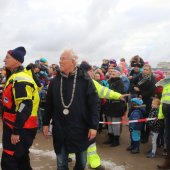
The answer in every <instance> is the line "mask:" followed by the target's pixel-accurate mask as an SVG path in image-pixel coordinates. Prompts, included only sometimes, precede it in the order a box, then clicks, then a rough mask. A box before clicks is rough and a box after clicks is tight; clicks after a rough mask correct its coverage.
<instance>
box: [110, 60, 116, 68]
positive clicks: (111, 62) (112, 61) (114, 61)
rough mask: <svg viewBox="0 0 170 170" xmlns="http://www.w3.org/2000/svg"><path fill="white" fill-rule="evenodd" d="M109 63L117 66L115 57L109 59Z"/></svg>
mask: <svg viewBox="0 0 170 170" xmlns="http://www.w3.org/2000/svg"><path fill="white" fill-rule="evenodd" d="M109 62H110V64H114V66H115V67H116V66H117V63H116V60H115V59H110V61H109Z"/></svg>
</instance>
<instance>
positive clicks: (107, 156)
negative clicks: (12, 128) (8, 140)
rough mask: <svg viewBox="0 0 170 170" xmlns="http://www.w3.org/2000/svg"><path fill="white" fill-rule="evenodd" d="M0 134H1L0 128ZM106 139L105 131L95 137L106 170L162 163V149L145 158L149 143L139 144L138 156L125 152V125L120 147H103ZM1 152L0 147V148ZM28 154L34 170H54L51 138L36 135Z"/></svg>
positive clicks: (145, 169)
mask: <svg viewBox="0 0 170 170" xmlns="http://www.w3.org/2000/svg"><path fill="white" fill-rule="evenodd" d="M0 133H1V134H2V128H1V129H0ZM1 136H2V135H0V140H1ZM106 138H107V131H106V130H105V129H104V130H103V131H102V133H100V134H98V135H97V148H98V153H99V155H100V157H101V160H102V165H104V166H105V168H106V170H156V165H157V164H160V163H162V162H163V156H162V148H158V151H157V155H156V157H155V158H147V157H146V153H147V151H148V150H149V149H150V147H151V141H149V142H148V143H147V144H141V146H140V153H139V154H131V153H130V152H128V151H126V147H127V146H128V144H129V142H130V139H129V132H128V126H126V125H124V126H123V130H122V134H121V137H120V146H117V147H114V148H113V147H110V146H109V145H103V142H104V141H105V140H106ZM1 151H2V146H0V152H1ZM30 152H31V153H30V157H31V164H32V167H33V169H34V170H56V156H55V153H54V152H53V147H52V136H49V137H48V138H45V137H44V136H43V134H42V132H39V133H37V135H36V139H35V141H34V144H33V146H32V148H31V149H30ZM74 160H75V159H74V156H73V162H71V163H69V166H70V169H73V166H74ZM87 169H88V167H87Z"/></svg>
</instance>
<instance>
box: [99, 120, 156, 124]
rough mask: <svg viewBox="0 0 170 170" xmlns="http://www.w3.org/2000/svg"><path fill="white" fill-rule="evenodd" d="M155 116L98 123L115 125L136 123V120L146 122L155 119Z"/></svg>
mask: <svg viewBox="0 0 170 170" xmlns="http://www.w3.org/2000/svg"><path fill="white" fill-rule="evenodd" d="M155 119H157V118H143V119H138V120H122V121H121V122H99V123H100V124H108V125H111V124H112V125H115V124H129V123H136V122H147V121H151V120H155Z"/></svg>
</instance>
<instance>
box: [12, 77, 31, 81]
mask: <svg viewBox="0 0 170 170" xmlns="http://www.w3.org/2000/svg"><path fill="white" fill-rule="evenodd" d="M18 80H22V81H25V80H26V81H31V80H32V79H31V78H29V77H16V78H15V79H14V81H18Z"/></svg>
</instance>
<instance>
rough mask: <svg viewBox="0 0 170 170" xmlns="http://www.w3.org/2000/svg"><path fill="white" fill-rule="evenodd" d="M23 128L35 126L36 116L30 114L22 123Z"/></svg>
mask: <svg viewBox="0 0 170 170" xmlns="http://www.w3.org/2000/svg"><path fill="white" fill-rule="evenodd" d="M23 128H25V129H31V128H37V116H30V117H29V118H28V119H27V121H26V122H25V124H24V127H23Z"/></svg>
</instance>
